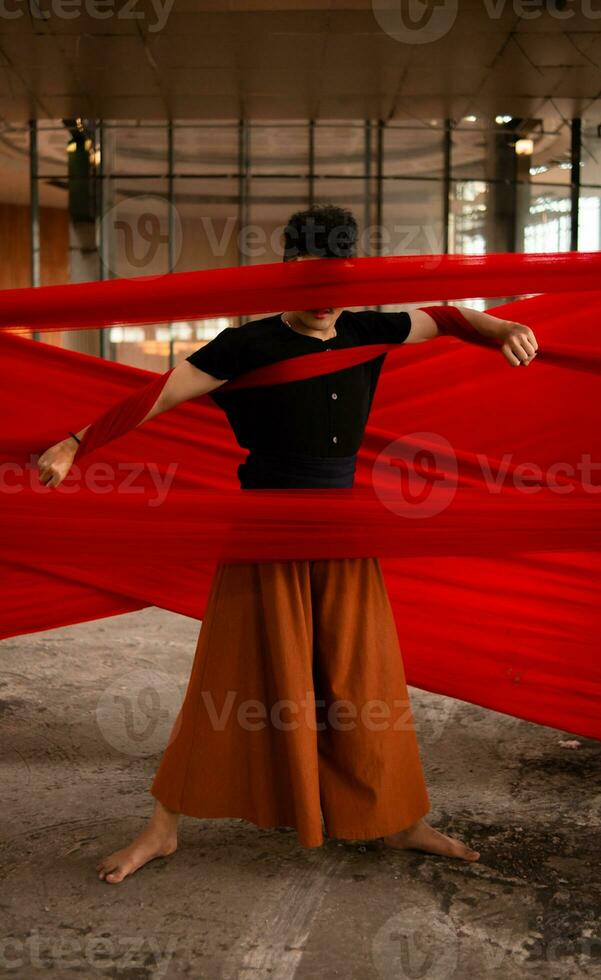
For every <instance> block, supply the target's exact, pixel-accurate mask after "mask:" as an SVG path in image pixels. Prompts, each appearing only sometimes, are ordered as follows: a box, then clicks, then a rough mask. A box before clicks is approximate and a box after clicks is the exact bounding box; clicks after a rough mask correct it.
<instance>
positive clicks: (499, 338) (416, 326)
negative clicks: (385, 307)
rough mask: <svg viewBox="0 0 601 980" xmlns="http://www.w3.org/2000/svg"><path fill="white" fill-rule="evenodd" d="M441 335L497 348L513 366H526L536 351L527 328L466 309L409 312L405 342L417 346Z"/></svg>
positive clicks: (448, 307) (440, 308)
mask: <svg viewBox="0 0 601 980" xmlns="http://www.w3.org/2000/svg"><path fill="white" fill-rule="evenodd" d="M444 334H451V335H452V336H454V337H459V338H460V339H461V340H465V341H467V342H468V343H475V344H485V345H487V346H497V347H499V348H500V350H501V353H502V354H504V356H505V358H506V359H507V360H508V361H509V363H510V364H511V365H512V366H513V367H519V366H520V365H521V364H523V365H524V366H526V365H528V364H530V362H531V361H532V360H533V359H534V357H535V356H536V352H537V350H538V342H537V340H536V337H535V336H534V332H533V331H532V329H531V328H530V327H527V326H526V325H525V324H523V323H515V322H514V321H512V320H502V319H501V318H500V317H497V316H491V314H490V313H482V312H481V311H480V310H472V309H469V307H467V306H427V307H424V308H422V309H419V310H413V311H412V312H411V330H410V332H409V336H408V337H407V340H406V341H405V343H409V344H411V343H413V344H419V343H421V342H422V341H424V340H433V339H434V338H435V337H439V336H443V335H444Z"/></svg>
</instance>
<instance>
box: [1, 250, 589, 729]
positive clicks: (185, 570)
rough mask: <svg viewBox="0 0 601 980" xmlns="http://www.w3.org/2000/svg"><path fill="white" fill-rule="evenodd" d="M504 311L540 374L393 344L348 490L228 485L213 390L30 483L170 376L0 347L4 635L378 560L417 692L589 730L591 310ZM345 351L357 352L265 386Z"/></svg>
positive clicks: (543, 307)
mask: <svg viewBox="0 0 601 980" xmlns="http://www.w3.org/2000/svg"><path fill="white" fill-rule="evenodd" d="M327 261H330V260H327ZM331 261H334V260H331ZM317 264H318V263H304V265H305V266H311V265H317ZM278 268H279V266H278ZM491 276H492V273H491ZM434 278H435V276H434ZM560 281H561V282H562V283H563V284H564V286H568V285H570V284H571V282H570V280H569V279H568V277H567V276H564V278H561V277H560ZM426 285H427V287H428V289H430V290H432V288H433V287H432V284H431V283H426ZM74 288H75V287H74ZM419 288H420V291H419V293H418V292H417V289H416V292H415V293H414V295H413V296H412V297H411V298H416V297H417V296H418V295H419V296H420V297H423V296H424V289H425V287H424V282H423V281H420V286H419ZM496 288H497V290H498V291H499V292H508V291H512V289H513V288H514V284H513V283H511V284H509V283H506V282H505V283H503V284H502V285H501V282H500V281H498V282H497V286H496ZM473 291H474V289H473V286H472V292H473ZM478 291H479V290H478ZM440 295H443V294H442V292H441V294H440ZM231 302H232V303H233V301H231ZM265 302H266V301H265ZM1 305H2V295H1V294H0V306H1ZM308 305H309V304H308V303H306V304H303V306H308ZM282 308H292V304H290V303H288V302H284V303H283V304H282ZM497 312H498V313H499V314H500V315H502V316H505V317H508V318H510V319H513V320H516V321H520V322H523V323H527V324H529V325H530V326H531V327H532V328H533V329H534V330H535V333H536V335H537V339H538V342H539V354H538V356H537V358H536V360H535V362H534V363H533V364H531V365H530V366H529V367H528V368H527V369H525V370H523V371H522V370H519V371H518V370H516V369H515V368H512V367H510V366H509V364H508V363H507V362H506V360H505V359H504V357H503V356H502V354H501V353H500V352H499V351H497V350H494V349H488V350H485V349H483V348H481V347H476V346H474V347H472V346H468V345H466V344H461V343H460V342H459V341H457V340H455V339H454V338H442V339H439V340H436V341H434V342H432V343H428V344H417V345H401V346H400V347H397V348H395V350H394V351H392V352H391V353H389V354H388V356H387V359H386V364H385V367H384V370H383V372H382V376H381V380H380V385H379V389H378V392H377V394H376V398H375V401H374V406H373V409H372V414H371V417H370V423H369V426H368V431H367V434H366V439H365V441H364V446H363V449H362V452H361V454H360V458H359V466H358V476H357V490H356V491H329V490H323V491H322V490H320V491H294V492H291V491H240V490H238V489H237V480H236V465H237V463H238V462H239V461H240V460H241V459H242V458H243V455H244V454H243V452H242V451H241V450H240V449H239V447H237V445H236V443H235V441H234V439H233V436H232V434H231V433H230V431H229V428H228V426H227V423H226V420H225V417H224V416H223V414H222V413H221V412H220V410H219V409H218V408H217V407H216V406H215V405H214V404H213V403H212V402H211V401H210V400H208V399H206V398H199V399H195V400H193V401H190V402H187V403H186V404H183V405H180V406H178V407H177V408H176V409H173V410H171V411H170V412H167V413H164V414H162V415H160V416H158V417H157V418H155V419H153V420H152V421H151V422H149V423H147V424H145V425H144V426H142V427H140V428H137V429H132V430H131V431H128V432H127V433H126V434H123V435H122V436H121V437H119V438H114V440H113V441H112V442H111V443H110V445H108V446H106V445H105V446H104V448H97V449H96V450H95V451H94V452H93V453H92V452H89V453H88V454H87V455H86V456H85V457H84V458H83V459H82V461H81V465H78V464H77V460H76V466H75V467H74V469H73V471H72V476H70V477H69V478H68V480H67V481H65V483H64V484H62V485H61V487H59V488H57V489H55V490H48V489H47V488H44V487H41V485H40V484H39V481H38V480H37V467H36V466H35V456H36V454H37V453H40V452H42V451H43V450H44V449H45V448H47V447H48V446H49V445H51V444H53V443H54V442H56V441H57V440H58V439H60V438H63V437H64V435H65V433H66V432H67V431H68V429H73V430H74V431H77V430H78V429H79V428H83V426H85V425H86V424H88V423H89V422H90V421H91V420H93V419H98V418H99V417H101V416H102V413H103V412H105V413H106V415H108V414H109V412H106V409H107V406H109V410H110V406H114V405H115V403H116V402H118V401H119V400H120V399H123V398H130V396H133V397H131V398H130V401H129V405H130V408H131V409H132V411H133V409H134V408H135V405H136V404H138V408H137V409H135V411H139V403H138V402H137V395H140V394H142V397H145V398H148V397H149V390H150V389H149V382H150V384H151V385H155V384H156V385H160V384H161V381H160V378H163V379H164V378H165V376H153V375H151V374H149V373H148V372H144V371H140V370H137V369H134V368H129V367H126V366H123V365H119V364H114V363H108V362H104V361H101V360H99V359H96V358H92V357H88V356H86V355H83V354H79V353H75V352H71V351H66V350H62V349H60V348H56V347H53V346H51V345H46V344H44V343H35V342H32V341H30V340H27V339H24V338H20V337H15V336H10V335H9V334H8V333H6V332H5V333H3V334H2V335H0V350H1V352H2V358H3V366H4V372H3V373H4V385H3V388H2V391H1V394H0V409H1V415H0V417H1V418H2V420H3V428H4V433H3V439H2V450H1V455H0V465H1V478H2V504H3V506H2V528H1V532H2V539H1V543H0V558H1V561H2V565H1V568H2V572H3V582H4V588H3V591H2V605H1V608H0V625H1V635H2V636H5V637H6V636H13V635H18V634H21V633H27V632H33V631H35V630H41V629H47V628H50V627H53V626H59V625H66V624H68V623H71V622H76V621H83V620H86V619H94V618H98V617H99V616H106V615H112V614H115V613H118V612H123V611H127V610H129V609H135V608H141V607H143V606H147V605H158V606H162V607H163V608H168V609H172V610H174V611H177V612H181V613H185V614H187V615H190V616H196V617H198V618H201V617H202V614H203V609H204V605H205V601H206V596H207V589H208V584H209V581H210V577H211V573H212V570H213V567H214V562H215V561H217V560H249V559H254V560H269V559H270V558H276V557H312V556H313V557H325V556H331V557H335V556H337V555H344V554H348V555H355V554H377V555H379V556H381V557H382V563H383V567H384V571H385V575H386V581H387V585H388V590H389V594H390V597H391V601H392V604H393V609H394V613H395V617H396V620H397V624H398V628H399V634H400V638H401V646H402V649H403V653H404V657H405V662H406V667H407V672H408V678H409V681H410V683H412V684H414V685H416V686H418V687H423V688H425V689H427V690H432V691H440V692H444V693H446V694H450V695H453V696H455V697H459V698H463V699H465V700H468V701H472V702H474V703H478V704H483V705H486V706H488V707H492V708H495V709H497V710H501V711H505V712H508V713H511V714H514V715H516V716H518V717H524V718H530V719H533V720H535V721H538V722H542V723H545V724H550V725H555V726H557V727H560V728H563V729H566V730H569V731H573V732H576V733H579V734H582V735H590V736H593V737H596V738H601V712H600V711H599V704H600V701H601V670H600V667H599V658H598V647H599V635H600V625H601V624H600V613H599V610H600V608H601V603H600V601H599V599H600V596H599V591H600V590H599V566H600V564H601V562H600V559H599V545H600V536H601V533H600V531H601V522H600V521H599V510H600V493H599V490H600V484H601V477H600V475H599V462H600V458H599V457H600V454H599V445H598V442H599V436H598V433H599V432H600V431H601V425H600V423H601V417H600V416H601V406H600V400H599V397H598V389H599V374H600V372H601V363H600V362H601V353H600V344H599V333H598V327H597V324H598V322H599V314H600V313H601V296H600V295H599V294H595V293H593V292H590V293H588V294H586V293H572V294H566V295H558V296H555V297H553V298H550V297H545V296H540V297H535V298H533V299H530V300H524V301H521V302H518V303H515V304H511V305H507V306H505V307H498V308H497ZM128 315H129V314H128ZM375 352H376V351H375V348H372V349H371V354H372V356H373V354H374V353H375ZM339 353H340V354H345V355H348V356H350V355H351V354H353V356H356V355H357V354H358V351H357V350H356V349H355V350H354V351H350V352H344V351H342V352H334V351H331V352H328V353H327V354H326V353H325V352H324V354H323V357H322V354H321V353H320V354H318V355H310V356H308V357H307V358H295V359H294V363H293V362H291V361H286V362H284V363H282V364H281V365H274V366H272V368H271V370H272V371H274V370H275V374H276V377H275V379H274V377H273V374H272V377H271V382H266V381H265V377H264V376H263V379H262V383H274V380H275V381H277V380H278V377H277V376H278V371H279V372H280V374H279V380H280V381H281V380H282V377H283V376H284V377H285V376H286V371H290V370H292V369H294V370H300V369H301V367H302V369H303V370H311V371H315V370H322V368H321V367H319V365H318V364H317V361H320V362H321V363H322V364H323V363H324V358H330V357H333V356H334V355H335V354H336V355H338V354H339ZM361 353H363V354H364V353H366V352H365V351H362V352H361ZM310 359H312V360H313V367H312V368H311V365H310V364H309V360H310ZM301 361H302V362H305V365H304V366H303V365H301V363H300V362H301ZM328 363H329V364H330V368H331V366H332V364H333V363H334V362H332V361H328ZM336 366H337V367H340V366H341V365H340V364H338V362H336ZM263 370H267V369H263ZM253 373H255V374H256V372H253ZM249 378H250V374H249V375H247V376H246V382H247V383H248V382H249ZM256 381H257V379H256V377H255V383H256ZM163 383H164V380H163ZM154 390H155V391H156V388H155V389H154ZM143 393H144V394H143ZM155 397H156V394H155ZM116 414H117V415H118V414H119V413H116ZM132 417H133V418H135V412H134V414H133V416H132ZM132 417H130V422H131V418H132ZM116 421H117V419H116V416H113V423H112V424H115V423H116ZM114 431H116V430H113V432H114ZM391 443H395V445H394V446H393V447H392V449H390V448H388V447H390V444H391ZM411 460H413V466H412V465H410V464H411ZM524 464H528V466H527V467H525V466H524ZM136 467H138V470H139V472H138V473H136V469H135V468H136ZM536 467H537V468H538V469H535V468H536ZM595 467H596V469H595ZM170 475H171V476H172V477H173V480H172V483H171V484H170V486H169V488H168V490H167V491H166V495H164V499H163V496H162V495H161V490H160V487H159V484H158V481H159V479H160V478H162V479H165V478H168V477H169V476H170ZM93 479H95V480H96V481H97V483H96V485H95V486H94V485H92V480H93ZM516 484H518V485H516ZM520 484H521V485H520ZM383 501H384V503H383Z"/></svg>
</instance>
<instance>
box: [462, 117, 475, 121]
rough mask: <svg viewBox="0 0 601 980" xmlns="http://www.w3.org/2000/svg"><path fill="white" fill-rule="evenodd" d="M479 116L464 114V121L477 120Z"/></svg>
mask: <svg viewBox="0 0 601 980" xmlns="http://www.w3.org/2000/svg"><path fill="white" fill-rule="evenodd" d="M477 121H478V116H464V117H463V119H462V122H477Z"/></svg>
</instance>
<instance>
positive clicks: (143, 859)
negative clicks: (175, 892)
mask: <svg viewBox="0 0 601 980" xmlns="http://www.w3.org/2000/svg"><path fill="white" fill-rule="evenodd" d="M178 818H179V814H178V813H173V812H172V811H171V810H167V809H166V808H165V807H164V806H163V804H162V803H159V801H158V800H156V802H155V807H154V812H153V814H152V817H151V818H150V821H149V824H148V826H147V827H146V828H145V829H144V830H143V831H142V833H141V834H140V835H139V836H138V837H136V838H135V839H134V840H133V841H132V842H131V844H130V845H129V846H128V847H124V848H123V849H122V850H121V851H115V853H114V854H109V856H108V857H105V858H103V859H102V860H101V861H99V862H98V864H97V865H96V870H97V871H98V877H99V878H101V879H102V880H103V881H108V882H110V883H111V884H114V885H116V884H118V883H119V882H120V881H123V879H124V878H126V877H127V875H131V874H133V873H134V871H137V870H138V868H141V867H142V865H143V864H147V863H148V862H149V861H152V860H153V859H154V858H158V857H167V856H168V855H169V854H173V852H174V851H175V850H177V821H178Z"/></svg>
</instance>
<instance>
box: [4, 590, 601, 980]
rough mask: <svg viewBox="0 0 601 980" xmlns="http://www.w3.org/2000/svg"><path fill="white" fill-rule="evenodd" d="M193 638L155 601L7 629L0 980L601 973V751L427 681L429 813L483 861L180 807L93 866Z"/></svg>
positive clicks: (140, 811)
mask: <svg viewBox="0 0 601 980" xmlns="http://www.w3.org/2000/svg"><path fill="white" fill-rule="evenodd" d="M197 633H198V623H197V622H196V621H195V620H192V619H187V618H185V617H182V616H176V615H174V614H171V613H167V612H164V611H161V610H157V609H148V610H143V611H141V612H138V613H133V614H130V615H128V616H121V617H115V618H113V619H107V620H100V621H97V622H95V623H85V624H82V625H80V626H72V627H69V628H66V629H61V630H53V631H50V632H48V633H38V634H34V635H32V636H24V637H18V638H16V639H11V640H5V641H4V642H3V643H2V644H0V662H1V671H0V716H1V717H0V723H1V729H0V730H1V733H2V741H1V746H2V749H1V763H2V765H1V770H0V779H1V782H0V786H1V801H0V821H1V842H0V845H1V847H0V912H1V917H2V924H1V926H0V976H2V977H19V978H27V980H29V978H31V977H39V976H41V975H42V974H44V975H48V974H50V975H52V976H53V977H65V978H77V977H82V978H83V977H85V978H86V980H87V978H90V977H99V978H100V977H116V978H123V980H138V978H140V980H142V978H144V980H145V978H151V977H168V978H177V977H194V978H206V980H219V978H223V980H230V978H242V980H262V978H264V977H265V978H272V980H276V978H277V980H288V978H292V977H295V978H298V980H308V978H313V977H315V978H317V977H319V978H320V980H322V978H323V980H329V978H332V980H333V978H339V977H340V978H344V980H403V978H407V980H416V978H419V980H422V978H423V980H450V978H457V980H459V978H461V980H463V978H464V977H470V978H473V980H480V978H482V977H495V978H497V977H498V978H500V980H501V978H502V980H513V978H522V977H529V976H532V977H545V978H550V980H553V978H558V980H559V978H564V977H574V978H580V977H593V976H594V977H601V928H600V918H601V866H600V855H601V847H600V843H601V841H600V835H599V820H600V811H601V766H600V762H601V744H599V743H596V742H587V741H586V740H580V741H581V746H580V748H578V749H577V750H571V749H569V748H565V747H562V746H561V745H560V744H559V743H560V739H562V738H565V737H566V736H565V735H564V734H563V733H560V732H556V731H553V730H550V729H546V728H541V727H537V726H534V725H530V724H527V723H525V722H520V721H517V720H515V719H512V718H509V717H505V716H503V715H498V714H494V713H492V712H487V711H484V710H481V709H479V708H475V707H472V706H470V705H465V704H462V703H459V702H453V701H451V700H447V699H443V698H440V697H434V696H430V695H425V694H423V693H421V692H418V691H415V692H414V706H415V713H416V719H417V723H418V731H419V736H420V743H421V747H422V755H423V758H424V762H425V765H426V769H427V776H428V783H429V787H430V793H431V797H432V799H433V801H434V810H433V811H432V813H431V817H430V819H431V820H432V822H434V823H435V824H436V825H437V826H438V827H440V828H443V829H446V830H449V831H454V832H456V833H458V834H460V835H463V836H464V837H465V838H466V839H467V840H469V842H471V843H472V844H473V845H474V846H475V847H477V848H478V849H480V850H481V852H482V858H481V861H480V862H479V863H478V864H477V865H464V864H462V863H461V862H449V861H445V860H443V859H438V858H432V857H427V856H422V855H419V854H416V853H412V854H409V853H405V854H400V853H397V852H391V851H389V850H387V849H385V848H384V847H383V845H382V844H381V843H379V842H370V843H369V844H367V845H362V844H360V843H359V842H357V843H354V842H352V843H351V842H347V843H339V842H336V841H329V842H328V843H327V844H326V845H325V846H324V847H323V848H320V849H312V850H307V849H303V848H300V847H299V846H298V845H297V843H296V839H295V835H294V833H293V832H290V831H286V830H274V831H260V830H257V829H255V828H254V827H252V826H251V825H249V824H245V823H243V822H241V821H238V820H231V821H223V822H220V821H197V820H193V819H191V818H185V819H184V820H183V823H182V834H181V845H180V849H179V851H178V852H177V853H176V854H175V855H174V856H173V857H172V858H170V859H168V860H162V861H155V862H153V863H151V864H150V865H148V866H147V868H146V869H144V870H143V871H142V872H140V873H139V874H137V875H135V876H134V877H133V878H131V879H129V880H128V881H127V882H126V883H124V884H123V885H119V886H110V885H108V884H105V883H103V882H101V881H99V880H98V879H97V877H96V872H95V870H94V865H95V862H96V860H97V859H98V857H99V856H101V855H103V854H105V853H108V852H110V851H111V850H114V849H116V848H117V847H119V846H121V845H123V844H124V843H125V842H127V841H128V839H129V838H131V836H132V835H133V834H134V833H135V832H137V830H138V829H139V828H140V827H141V826H142V824H143V822H144V819H145V817H146V815H147V814H148V813H149V810H150V807H151V797H150V796H149V793H148V786H149V784H150V781H151V778H152V774H153V772H154V770H155V768H156V765H157V761H158V758H159V755H160V752H161V749H162V746H163V744H164V742H165V739H166V737H167V734H168V732H169V729H170V726H171V722H172V720H173V718H174V716H175V713H176V711H177V707H178V706H179V702H180V700H181V696H182V694H183V690H184V687H185V682H186V680H187V676H188V672H189V668H190V665H191V661H192V656H193V653H194V648H195V645H196V638H197Z"/></svg>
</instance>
